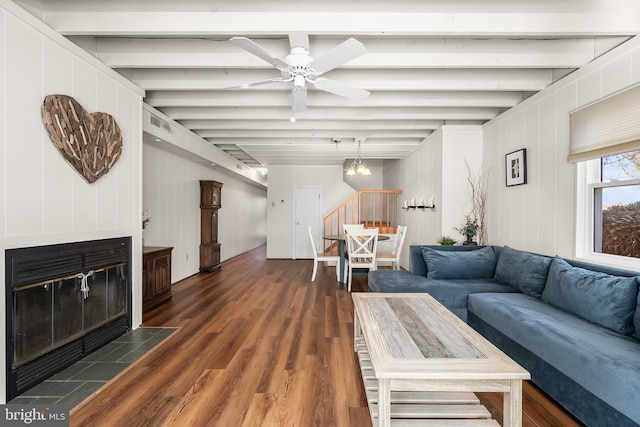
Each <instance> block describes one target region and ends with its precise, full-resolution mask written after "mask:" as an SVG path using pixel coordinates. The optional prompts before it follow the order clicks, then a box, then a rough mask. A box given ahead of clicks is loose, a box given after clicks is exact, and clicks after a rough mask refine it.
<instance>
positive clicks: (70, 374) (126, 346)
mask: <svg viewBox="0 0 640 427" xmlns="http://www.w3.org/2000/svg"><path fill="white" fill-rule="evenodd" d="M176 330H177V328H146V327H145V328H138V329H136V330H134V331H129V332H127V333H126V334H124V335H122V336H121V337H119V338H116V339H115V340H114V341H112V342H110V343H109V344H107V345H105V346H104V347H102V348H101V349H99V350H96V351H95V352H93V353H91V354H90V355H88V356H87V357H85V358H84V359H82V360H80V361H78V362H76V363H74V364H73V365H71V366H69V367H68V368H67V369H65V370H63V371H61V372H59V373H57V374H55V375H54V376H52V377H51V378H49V379H48V380H46V381H44V382H42V383H40V384H38V385H37V386H35V387H33V388H32V389H30V390H27V391H26V392H24V393H23V394H21V395H20V396H18V397H16V398H15V399H13V400H12V401H10V402H9V403H12V404H26V403H38V404H60V405H67V406H70V407H74V406H76V405H78V404H79V403H81V402H82V401H83V400H84V399H86V398H87V397H89V396H90V395H91V394H92V393H94V392H95V391H96V390H98V389H99V388H100V387H102V386H104V385H105V384H107V382H109V381H110V380H111V379H113V378H114V377H115V376H116V375H118V374H119V373H120V372H122V371H124V370H125V369H126V368H127V367H128V366H129V365H131V364H132V363H134V362H135V361H136V360H138V359H139V358H140V357H142V356H144V355H145V354H146V353H147V352H148V351H149V350H151V349H153V348H155V347H156V346H157V345H158V344H160V343H161V342H163V341H164V340H165V339H166V338H167V337H168V336H169V335H171V334H172V333H174V332H175V331H176Z"/></svg>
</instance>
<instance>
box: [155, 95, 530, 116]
mask: <svg viewBox="0 0 640 427" xmlns="http://www.w3.org/2000/svg"><path fill="white" fill-rule="evenodd" d="M145 101H146V102H147V103H148V104H149V105H151V106H153V107H156V108H160V109H162V110H163V111H164V112H165V114H168V115H172V114H173V112H176V113H179V112H181V111H182V110H180V107H183V108H190V109H192V110H193V109H197V108H199V107H226V108H234V107H290V106H291V94H290V92H289V91H278V92H273V91H272V92H268V91H256V90H247V91H216V92H198V91H157V92H153V93H151V94H149V95H148V96H147V97H146V99H145ZM520 101H522V92H480V91H478V92H463V91H460V92H451V91H437V92H436V91H431V92H426V91H424V92H423V91H406V92H391V91H385V92H374V93H372V94H371V95H369V97H368V98H367V99H365V100H363V101H353V100H349V99H346V98H342V97H340V96H336V95H333V94H330V93H326V92H322V91H318V90H316V91H312V90H309V91H308V99H307V108H317V107H321V108H329V107H336V108H340V107H406V106H412V107H513V106H514V105H516V104H518V103H519V102H520ZM185 112H186V110H185Z"/></svg>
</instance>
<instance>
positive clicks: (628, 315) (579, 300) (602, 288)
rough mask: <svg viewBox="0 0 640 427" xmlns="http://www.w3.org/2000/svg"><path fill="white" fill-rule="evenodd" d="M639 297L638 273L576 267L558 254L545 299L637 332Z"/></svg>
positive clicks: (596, 320) (620, 329)
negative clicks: (629, 274)
mask: <svg viewBox="0 0 640 427" xmlns="http://www.w3.org/2000/svg"><path fill="white" fill-rule="evenodd" d="M637 298H638V281H637V279H636V277H622V276H612V275H610V274H607V273H602V272H597V271H591V270H587V269H584V268H579V267H573V266H571V265H570V264H569V263H567V262H566V261H565V260H563V259H562V258H560V257H558V256H556V257H554V258H553V261H552V262H551V266H550V268H549V274H548V275H547V283H546V285H545V287H544V291H543V292H542V299H543V300H544V301H547V302H548V303H549V304H551V305H554V306H556V307H558V308H561V309H563V310H566V311H568V312H571V313H573V314H576V315H578V316H580V317H582V318H584V319H587V320H590V321H591V322H594V323H597V324H599V325H601V326H604V327H606V328H609V329H611V330H614V331H616V332H620V333H623V334H631V333H633V332H634V328H633V315H634V311H635V308H636V304H637Z"/></svg>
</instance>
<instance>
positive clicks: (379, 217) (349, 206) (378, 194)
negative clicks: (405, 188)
mask: <svg viewBox="0 0 640 427" xmlns="http://www.w3.org/2000/svg"><path fill="white" fill-rule="evenodd" d="M401 194H402V190H362V191H359V192H357V193H356V194H355V195H353V196H352V197H351V198H350V199H348V200H347V201H346V202H344V203H343V204H342V205H340V206H339V207H337V208H336V209H335V210H334V211H333V212H331V213H330V214H329V215H327V216H325V217H324V220H323V233H324V234H339V233H340V232H342V224H364V226H365V227H366V228H377V229H378V230H379V232H380V233H395V232H396V228H397V226H398V217H397V215H398V209H399V208H400V201H399V200H398V198H399V197H400V195H401ZM325 244H330V242H327V241H326V240H325Z"/></svg>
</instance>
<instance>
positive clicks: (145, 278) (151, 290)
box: [142, 246, 173, 313]
mask: <svg viewBox="0 0 640 427" xmlns="http://www.w3.org/2000/svg"><path fill="white" fill-rule="evenodd" d="M172 250H173V248H170V247H161V246H145V247H144V252H143V256H142V312H143V313H144V312H147V311H149V310H150V309H152V308H154V307H156V306H157V305H159V304H162V303H163V302H165V301H167V300H168V299H170V298H171V251H172Z"/></svg>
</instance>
